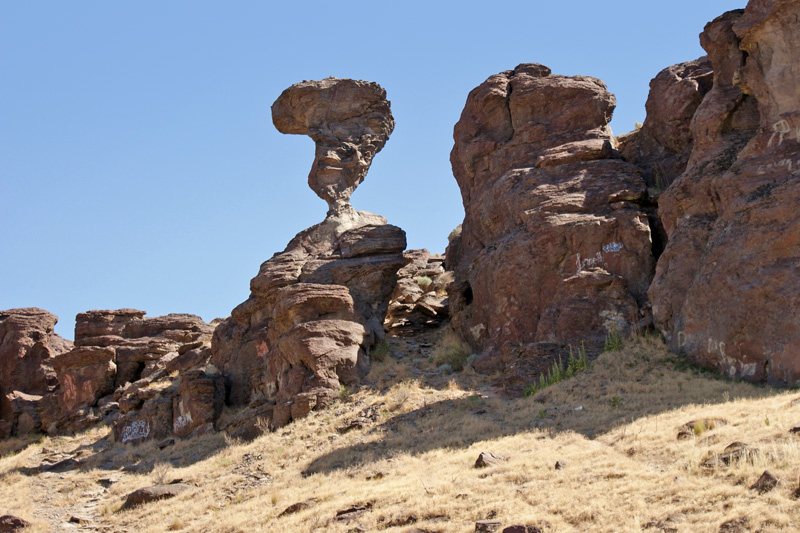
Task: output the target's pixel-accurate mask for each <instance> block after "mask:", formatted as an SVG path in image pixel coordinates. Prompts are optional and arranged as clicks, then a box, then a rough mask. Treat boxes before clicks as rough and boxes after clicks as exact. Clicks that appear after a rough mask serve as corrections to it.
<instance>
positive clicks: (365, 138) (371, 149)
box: [272, 78, 394, 216]
mask: <svg viewBox="0 0 800 533" xmlns="http://www.w3.org/2000/svg"><path fill="white" fill-rule="evenodd" d="M272 122H273V124H275V127H276V128H277V129H278V131H280V132H281V133H292V134H306V135H308V136H309V137H311V138H312V139H314V142H315V143H316V154H315V158H314V164H313V166H312V167H311V172H310V173H309V175H308V185H309V187H311V189H312V190H313V191H314V192H315V193H317V195H318V196H319V197H320V198H322V199H323V200H325V201H326V202H328V207H329V210H328V215H329V216H330V215H333V214H336V213H341V212H342V211H344V210H349V209H352V208H351V207H350V195H351V194H353V191H354V190H355V189H356V187H358V185H359V184H360V183H361V182H362V181H364V177H365V176H366V175H367V171H368V170H369V166H370V164H371V163H372V158H373V157H374V156H375V154H376V153H378V152H379V151H380V150H381V148H383V145H384V144H386V140H387V139H388V138H389V135H390V134H391V133H392V130H393V129H394V118H393V117H392V112H391V109H390V104H389V101H388V100H386V91H384V90H383V88H382V87H381V86H380V85H378V84H377V83H374V82H369V81H361V80H348V79H337V78H327V79H325V80H321V81H304V82H301V83H296V84H294V85H292V86H291V87H289V88H288V89H286V90H285V91H283V93H281V95H280V96H279V97H278V99H277V100H276V101H275V103H274V104H272Z"/></svg>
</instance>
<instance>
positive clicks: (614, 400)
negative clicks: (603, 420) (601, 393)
mask: <svg viewBox="0 0 800 533" xmlns="http://www.w3.org/2000/svg"><path fill="white" fill-rule="evenodd" d="M621 403H622V398H620V397H619V396H612V397H611V399H610V400H608V404H609V405H610V406H611V408H612V409H616V408H617V407H619V405H620V404H621Z"/></svg>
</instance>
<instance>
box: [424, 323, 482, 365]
mask: <svg viewBox="0 0 800 533" xmlns="http://www.w3.org/2000/svg"><path fill="white" fill-rule="evenodd" d="M470 355H472V349H471V348H470V346H469V345H468V344H467V343H466V342H465V341H464V339H462V338H461V337H459V336H458V335H457V334H456V333H455V332H454V331H452V330H448V331H447V332H446V333H445V334H444V335H443V336H442V338H441V339H439V342H437V343H436V347H435V348H434V349H433V355H431V362H432V363H433V364H434V365H436V366H437V367H441V366H442V365H450V367H451V368H452V369H453V370H454V371H457V372H460V371H461V370H464V367H465V366H466V364H467V360H468V359H469V357H470Z"/></svg>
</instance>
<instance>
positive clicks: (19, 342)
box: [0, 307, 72, 438]
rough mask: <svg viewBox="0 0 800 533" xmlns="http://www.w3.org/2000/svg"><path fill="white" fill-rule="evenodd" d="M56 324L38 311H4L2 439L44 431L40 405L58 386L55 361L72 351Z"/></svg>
mask: <svg viewBox="0 0 800 533" xmlns="http://www.w3.org/2000/svg"><path fill="white" fill-rule="evenodd" d="M56 322H58V318H57V317H56V316H55V315H53V314H51V313H48V312H47V311H44V310H42V309H37V308H35V307H29V308H24V309H9V310H7V311H0V438H5V437H8V436H11V435H14V434H17V433H28V432H32V431H38V430H39V429H41V417H40V414H39V411H40V409H41V408H42V406H41V405H40V403H41V401H42V398H43V397H44V396H45V395H47V394H49V393H51V392H52V391H53V390H54V389H55V388H56V386H57V384H58V381H57V379H56V373H55V371H54V370H53V359H54V358H55V357H56V356H57V355H59V354H61V353H64V352H66V351H68V350H70V349H71V348H72V343H71V342H70V341H67V340H64V339H62V338H61V337H60V336H59V335H58V334H56V333H54V331H53V328H54V326H55V325H56Z"/></svg>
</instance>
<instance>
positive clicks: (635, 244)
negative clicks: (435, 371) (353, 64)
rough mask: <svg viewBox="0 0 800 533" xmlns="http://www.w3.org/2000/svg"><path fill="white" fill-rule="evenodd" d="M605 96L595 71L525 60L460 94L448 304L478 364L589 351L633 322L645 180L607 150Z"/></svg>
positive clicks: (646, 266)
mask: <svg viewBox="0 0 800 533" xmlns="http://www.w3.org/2000/svg"><path fill="white" fill-rule="evenodd" d="M614 106H615V100H614V96H613V95H612V94H611V93H609V92H608V91H607V90H606V87H605V85H604V84H603V82H601V81H600V80H597V79H595V78H590V77H587V76H573V77H566V76H557V75H551V74H550V70H549V69H548V68H547V67H545V66H543V65H535V64H526V65H520V66H518V67H517V68H516V69H515V70H513V71H506V72H502V73H500V74H497V75H495V76H491V77H490V78H489V79H488V80H486V82H484V83H483V84H482V85H480V86H479V87H477V88H476V89H474V90H473V91H472V92H471V93H470V95H469V97H468V98H467V104H466V106H465V108H464V111H463V113H462V115H461V119H460V120H459V122H458V123H457V124H456V126H455V130H454V134H453V137H454V139H455V145H454V147H453V151H452V153H451V156H450V159H451V162H452V165H453V173H454V175H455V177H456V180H457V181H458V184H459V187H460V188H461V195H462V199H463V203H464V210H465V218H464V223H463V224H462V230H461V234H460V235H459V236H454V238H453V239H452V240H451V242H450V246H449V247H448V252H447V263H448V265H449V266H450V267H452V268H453V270H454V272H455V282H454V283H453V284H452V285H451V288H450V291H449V292H450V314H451V315H452V322H453V324H454V325H455V326H456V327H457V328H458V330H459V331H460V332H461V334H462V335H463V336H464V337H465V339H467V340H468V341H469V342H470V343H471V344H472V345H473V347H475V348H477V349H479V350H482V351H484V353H486V354H487V355H488V361H487V360H484V361H483V368H484V369H485V370H496V369H498V367H502V358H501V357H500V356H501V354H502V352H503V351H504V350H505V348H504V347H505V346H508V345H520V344H527V343H535V342H549V343H555V344H558V345H560V346H562V348H566V346H567V345H568V344H573V345H575V346H579V345H580V344H581V343H582V342H584V343H585V344H586V347H587V348H589V349H597V348H599V347H601V346H602V344H603V341H604V339H605V337H606V335H608V334H609V332H611V331H614V330H616V331H617V332H620V333H625V332H626V331H627V330H628V329H629V328H630V327H631V326H632V325H636V324H637V323H638V322H639V320H640V313H639V306H640V305H642V304H643V303H644V302H645V295H646V291H647V288H648V287H649V285H650V280H651V277H652V272H653V267H654V259H653V255H652V249H651V248H652V242H651V234H650V228H649V225H648V220H647V216H646V215H645V213H644V212H643V211H642V209H641V207H640V204H642V203H643V202H645V199H646V184H645V182H644V180H643V179H642V176H641V171H640V170H639V169H638V167H636V166H634V165H632V164H630V163H626V162H624V161H622V160H621V159H620V156H619V154H618V152H616V151H615V150H614V148H613V136H612V134H611V131H610V129H609V127H608V122H609V120H610V119H611V114H612V112H613V109H614ZM479 366H480V364H479Z"/></svg>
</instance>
